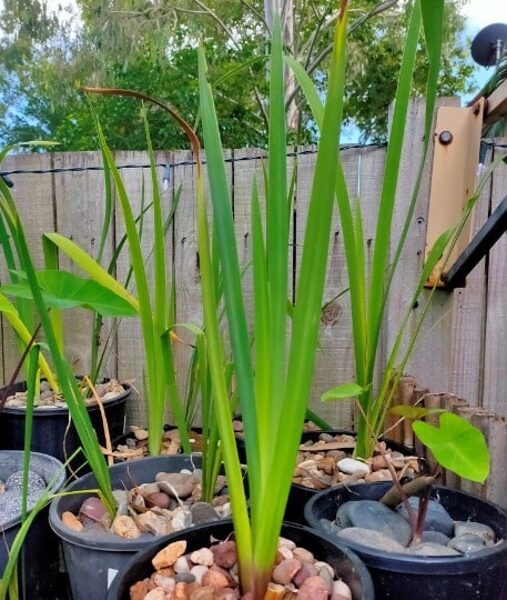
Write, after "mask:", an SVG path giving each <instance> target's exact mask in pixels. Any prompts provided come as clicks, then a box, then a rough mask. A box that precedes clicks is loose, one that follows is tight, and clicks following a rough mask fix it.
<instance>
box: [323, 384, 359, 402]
mask: <svg viewBox="0 0 507 600" xmlns="http://www.w3.org/2000/svg"><path fill="white" fill-rule="evenodd" d="M366 390H367V388H364V387H362V386H360V385H358V384H357V383H343V384H342V385H338V386H336V387H334V388H331V389H330V390H327V392H324V393H323V394H322V396H321V397H320V399H321V401H322V402H333V401H334V400H347V399H348V398H355V397H356V396H360V395H361V394H362V393H364V392H365V391H366Z"/></svg>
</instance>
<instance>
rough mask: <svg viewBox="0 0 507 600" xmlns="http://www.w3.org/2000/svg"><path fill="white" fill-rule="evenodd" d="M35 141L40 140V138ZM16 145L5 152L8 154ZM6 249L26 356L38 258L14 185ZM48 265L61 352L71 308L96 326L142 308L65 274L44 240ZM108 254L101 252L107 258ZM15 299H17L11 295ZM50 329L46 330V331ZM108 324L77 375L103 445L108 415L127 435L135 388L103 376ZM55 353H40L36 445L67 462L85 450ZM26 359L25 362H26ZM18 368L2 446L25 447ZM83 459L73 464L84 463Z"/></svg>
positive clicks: (3, 209) (1, 429) (0, 222)
mask: <svg viewBox="0 0 507 600" xmlns="http://www.w3.org/2000/svg"><path fill="white" fill-rule="evenodd" d="M34 143H35V142H34ZM9 149H10V148H7V149H5V150H4V151H3V152H2V155H5V154H6V152H7V151H8V150H9ZM0 205H1V206H0V247H1V249H2V251H3V252H2V255H3V259H4V262H5V265H6V267H7V271H8V273H9V277H10V283H8V284H6V285H3V286H2V288H1V289H0V313H2V315H3V316H4V319H5V322H7V323H9V325H10V326H11V327H12V330H13V332H14V333H15V335H16V339H17V343H18V346H19V348H20V355H25V354H26V353H27V351H28V350H29V348H30V346H31V344H32V343H33V340H34V339H36V337H37V336H38V334H39V331H40V329H41V326H40V324H39V325H37V321H36V317H35V316H34V306H33V305H34V298H33V293H32V289H31V283H30V281H29V280H28V278H27V273H26V261H27V260H30V261H32V258H31V255H30V251H29V249H28V247H23V241H22V240H21V238H20V230H21V229H22V227H23V224H22V222H21V219H20V216H19V213H18V211H17V207H16V203H15V201H14V198H13V196H12V193H11V191H10V190H9V188H8V187H7V186H4V187H2V189H1V198H0ZM43 248H44V263H45V269H44V270H42V271H39V272H38V273H37V285H38V289H39V290H40V292H41V294H42V296H43V298H44V303H45V306H46V308H48V309H49V310H50V319H48V321H47V323H46V325H47V326H48V327H51V336H52V337H53V338H54V340H55V344H56V346H57V347H58V351H59V352H60V354H62V356H63V355H67V356H68V354H69V349H68V347H67V344H66V341H67V335H66V329H65V327H64V319H63V314H62V312H63V310H65V309H75V308H86V309H88V310H90V311H92V313H93V320H94V323H102V321H103V319H104V317H121V316H132V315H133V314H134V311H133V309H132V307H130V306H129V305H128V303H127V302H125V301H124V300H123V299H121V298H118V297H117V296H115V295H114V294H112V293H111V292H110V291H109V290H107V289H106V288H104V287H103V286H102V285H100V283H99V282H95V281H92V280H83V279H81V278H78V277H76V276H75V275H73V274H72V273H66V272H64V271H60V270H59V268H58V262H59V259H58V254H57V252H56V251H55V249H54V248H52V247H51V246H49V245H48V244H47V243H46V241H45V240H44V243H43ZM100 254H101V251H99V257H100ZM10 298H11V299H10ZM43 333H44V332H43ZM99 334H100V327H99V326H98V325H97V326H95V327H93V334H92V336H91V343H90V377H80V376H79V377H77V380H78V383H79V391H80V393H81V395H82V399H83V402H84V404H85V406H86V410H87V411H88V413H89V417H90V419H91V421H92V423H93V426H94V429H95V430H96V431H97V433H98V435H99V440H100V443H101V444H102V445H104V444H105V442H106V434H105V432H104V426H103V422H104V417H103V415H102V413H103V412H104V413H105V420H106V421H107V423H108V428H109V435H110V436H112V438H113V439H116V438H118V437H120V436H121V435H122V434H123V432H124V426H125V408H126V401H127V399H128V397H129V395H130V386H129V385H127V384H121V383H120V382H118V381H117V380H115V379H101V378H100V376H99V371H100V367H101V364H102V363H103V361H104V353H105V351H106V347H107V345H106V344H105V345H104V347H103V349H102V350H103V353H102V356H99V342H98V340H99V338H100V335H99ZM48 355H49V352H46V349H45V348H43V349H42V350H41V352H40V353H39V368H40V373H41V379H40V382H39V384H38V386H39V388H38V391H37V393H36V397H35V404H34V421H33V432H32V433H33V435H32V450H34V451H38V452H44V453H46V454H50V455H51V456H55V457H56V458H58V459H59V460H61V461H65V460H66V457H67V456H70V455H71V454H73V453H74V452H75V450H76V449H77V448H78V447H79V435H78V432H77V431H76V428H75V426H74V424H71V426H70V427H69V406H68V404H67V401H66V397H65V393H64V388H65V386H64V385H62V382H61V381H60V380H59V377H58V374H57V373H56V372H55V370H54V366H51V360H50V359H49V357H48ZM21 363H23V361H21ZM19 371H20V368H17V369H16V370H15V372H14V374H13V376H12V378H11V380H10V382H9V384H8V385H7V386H6V387H4V388H2V390H0V392H1V393H2V401H1V402H0V413H1V418H0V447H1V448H2V449H13V450H15V449H17V450H20V449H22V448H23V433H24V426H25V416H26V396H27V382H26V381H22V382H18V381H17V378H18V375H19ZM79 464H80V463H79V461H76V462H75V464H74V465H72V467H73V468H74V469H75V468H77V466H79Z"/></svg>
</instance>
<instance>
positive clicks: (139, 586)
mask: <svg viewBox="0 0 507 600" xmlns="http://www.w3.org/2000/svg"><path fill="white" fill-rule="evenodd" d="M149 591H150V580H149V579H144V580H143V581H138V582H137V583H134V585H131V586H130V600H143V599H144V597H145V596H146V594H147V593H148V592H149Z"/></svg>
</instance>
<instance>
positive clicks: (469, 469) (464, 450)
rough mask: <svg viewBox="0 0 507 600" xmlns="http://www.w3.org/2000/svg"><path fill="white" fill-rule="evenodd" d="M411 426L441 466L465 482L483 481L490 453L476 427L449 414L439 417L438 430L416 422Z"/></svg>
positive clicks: (487, 469) (486, 474) (487, 471)
mask: <svg viewBox="0 0 507 600" xmlns="http://www.w3.org/2000/svg"><path fill="white" fill-rule="evenodd" d="M412 427H413V429H414V432H415V434H416V436H417V437H418V439H419V440H420V441H421V443H423V444H424V445H425V446H427V447H428V448H429V449H430V450H431V452H432V454H433V456H434V457H435V460H436V461H437V462H438V463H439V464H440V465H441V466H442V467H444V468H445V469H447V470H449V471H452V472H453V473H456V474H457V475H459V476H460V477H463V478H465V479H470V480H471V481H477V482H479V483H482V482H484V480H485V479H486V477H487V476H488V473H489V452H488V447H487V445H486V441H485V439H484V436H483V434H482V432H481V431H480V430H479V429H478V428H477V427H475V426H474V425H472V424H471V423H469V422H468V421H467V420H465V419H463V418H462V417H459V416H458V415H455V414H453V413H449V412H444V413H443V414H442V415H441V416H440V421H439V426H438V427H434V426H433V425H430V424H429V423H425V422H424V421H416V422H415V423H413V425H412Z"/></svg>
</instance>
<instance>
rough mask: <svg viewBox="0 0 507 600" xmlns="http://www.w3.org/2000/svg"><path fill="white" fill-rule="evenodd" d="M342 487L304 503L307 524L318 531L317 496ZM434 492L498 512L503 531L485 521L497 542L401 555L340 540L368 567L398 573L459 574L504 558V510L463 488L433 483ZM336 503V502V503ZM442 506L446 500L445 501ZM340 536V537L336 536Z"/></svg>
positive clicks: (506, 539) (351, 487)
mask: <svg viewBox="0 0 507 600" xmlns="http://www.w3.org/2000/svg"><path fill="white" fill-rule="evenodd" d="M388 484H389V482H387V484H386V482H373V483H359V484H353V485H349V486H347V488H348V489H349V490H350V491H352V492H354V490H355V489H356V488H361V487H363V489H364V486H365V485H369V486H377V487H379V488H380V487H381V486H384V487H387V485H388ZM344 487H345V486H343V485H340V486H335V487H333V488H329V489H327V490H322V491H321V492H319V493H318V494H315V495H314V496H313V497H312V498H311V499H310V500H309V501H308V502H307V503H306V505H305V508H304V514H305V519H306V520H307V522H308V523H309V525H310V527H312V528H315V529H317V530H318V531H321V529H320V526H319V524H318V521H317V520H316V518H315V517H314V515H313V514H312V509H313V506H314V505H315V504H317V503H318V502H319V500H320V498H322V497H324V496H326V495H329V494H335V493H336V492H337V491H340V490H342V489H344ZM433 490H434V492H436V493H438V492H440V491H443V492H445V494H449V495H456V496H458V497H459V496H467V497H469V498H473V499H474V500H476V501H477V502H480V503H482V504H484V505H485V506H487V507H488V509H489V510H494V511H497V513H499V515H500V516H501V517H503V519H504V531H503V532H499V530H498V528H497V527H495V526H493V525H492V524H491V523H484V524H485V525H489V526H490V527H492V529H494V531H495V533H496V535H497V536H501V537H502V538H503V539H501V540H500V541H499V542H497V543H496V544H495V545H494V546H490V547H487V548H485V549H484V550H480V551H478V552H474V553H471V554H469V555H461V556H421V555H413V554H412V555H408V554H402V553H400V552H386V551H381V550H377V549H373V548H368V547H366V546H363V545H362V544H358V543H356V542H351V541H348V540H341V541H342V542H343V543H344V544H345V545H347V546H348V547H349V548H351V549H352V550H353V551H354V552H356V553H357V554H358V555H359V556H360V558H362V559H363V560H364V561H365V563H366V564H367V565H368V566H371V567H379V568H382V569H384V570H389V569H394V570H396V571H398V572H403V573H425V574H428V575H430V574H431V573H433V574H439V573H444V572H446V573H447V572H452V573H454V574H459V573H468V572H470V571H478V570H480V569H481V568H482V567H483V566H487V565H488V564H489V563H490V562H491V559H492V558H493V557H495V558H497V557H499V556H501V555H505V557H506V559H507V511H506V510H504V509H503V508H502V507H500V506H498V505H497V504H495V503H493V502H490V501H489V500H484V499H483V498H480V497H479V496H477V495H475V494H472V493H470V492H464V491H462V490H454V489H452V488H449V487H446V486H443V485H435V486H433ZM337 506H338V504H337ZM444 506H445V503H444ZM338 539H339V538H338ZM428 566H430V567H432V571H431V572H428V571H427V567H428Z"/></svg>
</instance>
